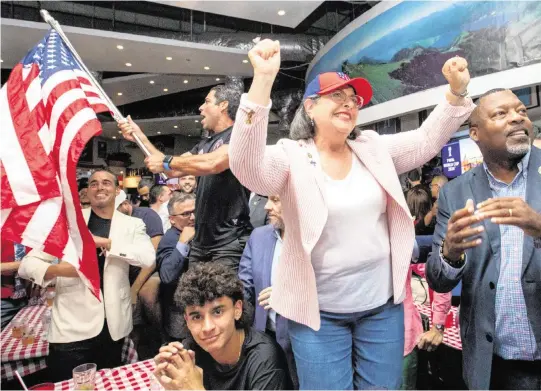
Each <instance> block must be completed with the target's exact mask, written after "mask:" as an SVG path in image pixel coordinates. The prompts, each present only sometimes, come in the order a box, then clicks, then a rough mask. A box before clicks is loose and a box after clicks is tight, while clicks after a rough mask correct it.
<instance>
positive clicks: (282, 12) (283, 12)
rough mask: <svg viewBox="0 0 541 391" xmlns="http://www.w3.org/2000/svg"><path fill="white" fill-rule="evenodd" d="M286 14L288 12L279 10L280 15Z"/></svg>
mask: <svg viewBox="0 0 541 391" xmlns="http://www.w3.org/2000/svg"><path fill="white" fill-rule="evenodd" d="M285 14H286V12H285V11H284V10H280V11H278V15H280V16H284V15H285Z"/></svg>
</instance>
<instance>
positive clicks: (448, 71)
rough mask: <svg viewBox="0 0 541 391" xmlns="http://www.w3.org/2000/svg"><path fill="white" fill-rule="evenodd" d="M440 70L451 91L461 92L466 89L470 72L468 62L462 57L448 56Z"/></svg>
mask: <svg viewBox="0 0 541 391" xmlns="http://www.w3.org/2000/svg"><path fill="white" fill-rule="evenodd" d="M441 72H442V73H443V76H445V78H446V79H447V81H448V82H449V86H450V87H451V90H452V91H453V92H455V93H457V94H462V93H463V92H464V91H466V90H467V89H468V84H469V83H470V72H469V71H468V62H467V61H466V60H465V59H464V58H462V57H458V56H457V57H453V58H450V59H449V60H447V61H446V62H445V64H444V65H443V68H442V70H441Z"/></svg>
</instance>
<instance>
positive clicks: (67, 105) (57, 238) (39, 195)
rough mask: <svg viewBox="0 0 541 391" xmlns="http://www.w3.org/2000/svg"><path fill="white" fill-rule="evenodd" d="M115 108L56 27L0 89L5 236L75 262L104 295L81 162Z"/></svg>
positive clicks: (2, 225) (95, 291) (1, 168)
mask: <svg viewBox="0 0 541 391" xmlns="http://www.w3.org/2000/svg"><path fill="white" fill-rule="evenodd" d="M107 110H109V108H108V107H107V106H106V103H105V102H104V101H103V100H102V99H101V98H100V97H99V95H98V93H97V90H96V89H95V87H93V86H92V84H91V83H90V81H89V80H88V76H87V74H86V73H85V72H83V71H82V70H81V67H80V66H79V65H78V63H77V61H76V60H75V58H74V57H73V55H72V54H71V52H70V50H69V49H68V48H67V47H66V45H65V44H64V42H63V41H62V39H61V38H60V36H58V34H57V32H56V31H55V30H50V31H49V32H48V34H47V35H46V36H45V38H43V39H42V40H41V41H40V42H39V43H38V44H37V45H36V46H35V47H34V48H33V49H32V50H31V51H30V52H29V53H28V54H27V55H26V57H25V58H23V60H22V61H21V62H20V63H18V64H17V66H15V68H13V70H12V72H11V74H10V76H9V79H8V81H7V82H6V84H5V85H4V86H3V87H2V90H1V91H0V124H1V128H0V132H1V133H0V134H1V136H2V137H1V140H2V141H1V142H0V171H1V183H0V186H1V189H2V195H1V201H2V204H1V220H0V224H1V225H0V227H1V235H2V238H3V239H8V240H11V241H13V242H16V243H22V244H24V245H25V246H27V247H30V248H33V249H39V250H43V251H44V252H46V253H48V254H50V255H52V256H55V257H57V258H59V259H61V260H64V261H67V262H69V263H71V264H72V265H74V266H75V267H76V268H77V269H78V270H79V272H80V273H79V275H81V278H83V280H85V283H87V285H88V286H89V288H91V289H92V291H93V293H94V294H95V295H96V296H97V297H98V298H99V287H100V282H99V281H100V279H99V272H98V266H97V254H96V247H95V244H94V240H93V239H92V235H91V234H90V231H89V230H88V228H87V226H86V223H85V221H84V218H83V215H82V212H81V208H80V205H79V195H78V192H77V179H76V166H77V161H78V160H79V156H80V155H81V153H82V151H83V148H84V146H85V144H86V143H87V142H88V141H89V140H90V139H91V138H92V137H93V136H95V135H97V134H100V133H101V124H100V122H99V120H98V119H97V117H96V113H98V112H102V111H107Z"/></svg>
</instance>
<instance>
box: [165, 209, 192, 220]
mask: <svg viewBox="0 0 541 391" xmlns="http://www.w3.org/2000/svg"><path fill="white" fill-rule="evenodd" d="M192 215H195V211H194V210H190V211H187V212H183V213H177V214H176V215H169V216H171V217H175V216H182V217H184V218H188V217H191V216H192Z"/></svg>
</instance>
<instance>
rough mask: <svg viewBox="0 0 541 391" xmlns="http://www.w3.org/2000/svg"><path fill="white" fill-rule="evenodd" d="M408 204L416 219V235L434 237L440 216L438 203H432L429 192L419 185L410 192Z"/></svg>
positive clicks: (407, 196) (407, 199)
mask: <svg viewBox="0 0 541 391" xmlns="http://www.w3.org/2000/svg"><path fill="white" fill-rule="evenodd" d="M406 203H407V204H408V208H409V210H410V212H411V215H412V216H413V219H414V224H415V235H433V234H434V228H435V227H436V215H437V214H438V201H435V202H434V203H432V196H431V195H430V193H429V192H428V190H427V189H426V188H425V187H424V186H422V185H417V186H415V187H412V188H411V189H409V190H408V193H407V195H406Z"/></svg>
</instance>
